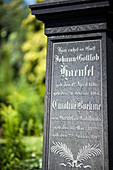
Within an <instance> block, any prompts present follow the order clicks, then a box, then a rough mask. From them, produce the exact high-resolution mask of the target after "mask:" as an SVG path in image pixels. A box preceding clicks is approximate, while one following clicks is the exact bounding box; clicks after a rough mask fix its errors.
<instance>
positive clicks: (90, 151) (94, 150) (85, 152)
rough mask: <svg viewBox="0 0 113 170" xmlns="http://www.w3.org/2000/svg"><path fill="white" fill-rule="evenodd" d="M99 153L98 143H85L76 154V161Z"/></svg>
mask: <svg viewBox="0 0 113 170" xmlns="http://www.w3.org/2000/svg"><path fill="white" fill-rule="evenodd" d="M100 154H101V150H100V149H99V148H98V145H90V144H88V145H85V146H84V147H83V148H82V149H80V150H79V152H78V155H77V161H80V162H82V161H85V160H87V159H89V158H91V157H92V156H98V155H100Z"/></svg>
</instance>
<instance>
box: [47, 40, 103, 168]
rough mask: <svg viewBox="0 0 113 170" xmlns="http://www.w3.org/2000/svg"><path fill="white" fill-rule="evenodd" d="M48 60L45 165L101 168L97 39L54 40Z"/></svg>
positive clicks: (101, 144) (100, 116) (99, 62)
mask: <svg viewBox="0 0 113 170" xmlns="http://www.w3.org/2000/svg"><path fill="white" fill-rule="evenodd" d="M52 60H53V61H52V85H51V111H50V155H49V169H54V167H56V169H58V170H62V169H63V168H64V167H66V169H68V168H69V167H72V168H74V167H78V168H80V167H81V168H83V169H84V168H85V167H89V169H98V170H100V169H104V167H103V165H104V163H103V140H102V139H103V114H102V98H101V96H102V93H101V92H102V89H101V88H102V74H101V72H102V69H101V66H102V63H101V62H102V61H101V60H102V54H101V40H84V41H71V42H70V41H67V42H59V43H54V45H53V59H52ZM53 162H54V164H53ZM74 163H75V164H74Z"/></svg>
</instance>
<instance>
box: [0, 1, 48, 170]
mask: <svg viewBox="0 0 113 170" xmlns="http://www.w3.org/2000/svg"><path fill="white" fill-rule="evenodd" d="M34 1H35V0H32V2H34ZM41 1H42V0H38V1H36V3H39V2H41ZM30 12H31V11H30V9H29V7H28V0H25V1H24V0H0V169H1V170H16V169H19V170H25V169H26V170H31V169H41V167H42V141H43V137H42V134H43V113H44V92H45V67H46V36H45V35H44V33H43V32H44V25H43V24H42V22H40V21H37V20H36V18H35V17H34V16H32V15H31V14H30Z"/></svg>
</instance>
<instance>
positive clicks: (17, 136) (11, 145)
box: [0, 105, 25, 170]
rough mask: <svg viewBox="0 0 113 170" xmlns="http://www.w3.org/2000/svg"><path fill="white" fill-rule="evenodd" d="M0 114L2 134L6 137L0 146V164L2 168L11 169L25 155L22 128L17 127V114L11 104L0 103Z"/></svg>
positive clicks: (4, 169)
mask: <svg viewBox="0 0 113 170" xmlns="http://www.w3.org/2000/svg"><path fill="white" fill-rule="evenodd" d="M0 114H1V118H2V122H3V126H2V128H3V136H4V137H5V139H6V143H5V145H4V146H2V147H0V166H1V169H2V170H7V169H9V170H10V169H11V170H12V169H13V168H15V167H16V166H17V165H18V162H19V160H20V159H22V158H24V156H25V153H24V145H23V143H22V135H23V129H21V128H20V127H19V114H18V112H17V111H16V110H14V109H13V108H12V106H11V105H9V106H5V105H2V108H1V112H0Z"/></svg>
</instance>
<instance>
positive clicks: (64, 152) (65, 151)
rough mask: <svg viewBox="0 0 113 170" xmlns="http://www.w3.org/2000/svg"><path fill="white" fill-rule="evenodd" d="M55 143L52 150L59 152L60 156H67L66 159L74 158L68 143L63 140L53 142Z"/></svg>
mask: <svg viewBox="0 0 113 170" xmlns="http://www.w3.org/2000/svg"><path fill="white" fill-rule="evenodd" d="M53 144H54V146H52V147H51V152H54V153H56V154H59V155H60V157H62V158H65V159H66V160H69V161H71V160H72V161H73V160H74V158H73V154H72V152H71V150H70V149H69V148H68V147H67V145H66V144H63V143H62V142H61V143H60V142H53Z"/></svg>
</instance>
